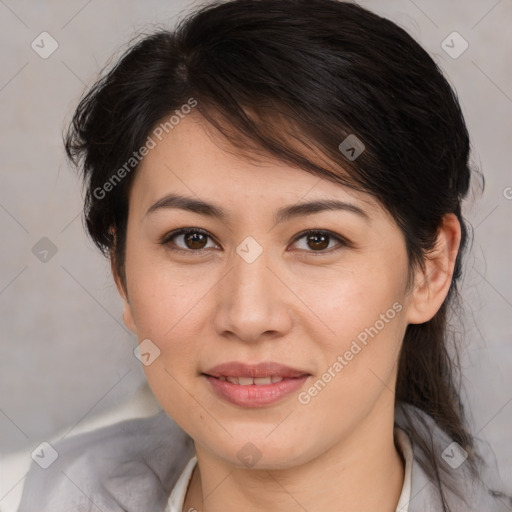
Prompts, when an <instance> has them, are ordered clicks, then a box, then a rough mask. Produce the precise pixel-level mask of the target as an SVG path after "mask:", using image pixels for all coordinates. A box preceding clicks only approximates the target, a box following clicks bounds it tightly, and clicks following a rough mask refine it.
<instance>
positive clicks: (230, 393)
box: [201, 362, 311, 407]
mask: <svg viewBox="0 0 512 512" xmlns="http://www.w3.org/2000/svg"><path fill="white" fill-rule="evenodd" d="M201 376H202V377H204V378H205V379H206V380H207V381H208V383H209V385H210V390H212V391H213V392H214V393H215V394H216V395H217V396H218V397H220V398H222V399H223V400H226V401H228V402H230V403H231V404H234V405H237V406H240V407H264V406H267V405H272V404H274V403H276V402H278V401H281V400H282V399H284V397H286V396H287V395H290V394H291V393H293V392H294V391H297V390H299V389H300V388H301V387H302V386H303V385H304V383H305V382H306V380H307V379H308V378H309V377H310V376H311V374H310V373H308V372H306V371H303V370H299V369H294V368H290V367H288V366H285V365H281V364H278V363H273V362H264V363H260V364H258V365H247V364H245V363H238V362H233V363H225V364H223V365H218V366H216V367H214V368H212V369H210V370H208V371H206V372H203V373H201Z"/></svg>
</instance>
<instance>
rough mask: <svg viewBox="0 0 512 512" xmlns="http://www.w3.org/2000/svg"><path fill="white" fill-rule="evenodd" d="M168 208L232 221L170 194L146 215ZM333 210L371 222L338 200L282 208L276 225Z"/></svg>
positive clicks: (218, 210)
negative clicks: (352, 214)
mask: <svg viewBox="0 0 512 512" xmlns="http://www.w3.org/2000/svg"><path fill="white" fill-rule="evenodd" d="M167 208H179V209H181V210H186V211H190V212H194V213H198V214H199V215H206V216H208V217H214V218H217V219H219V220H221V221H222V222H224V223H228V222H229V220H230V215H229V214H228V213H227V212H225V211H224V210H223V209H222V208H220V207H219V206H215V205H214V204H211V203H207V202H205V201H202V200H200V199H195V198H192V197H187V196H181V195H178V194H169V195H166V196H164V197H162V198H161V199H159V200H158V201H157V202H156V203H154V204H153V205H151V206H150V207H149V208H148V210H147V212H146V214H145V215H148V214H150V213H153V212H155V211H157V210H161V209H167ZM332 210H342V211H347V212H350V213H354V214H356V215H359V216H360V217H362V218H363V219H365V220H366V221H369V220H370V216H369V215H368V214H367V213H366V212H365V211H364V210H363V209H361V208H360V207H359V206H356V205H355V204H351V203H347V202H345V201H340V200H337V199H321V200H316V201H310V202H307V203H298V204H293V205H290V206H285V207H283V208H280V209H279V210H278V211H277V212H276V214H275V215H274V223H275V224H279V223H281V222H285V221H287V220H290V219H292V218H295V217H300V216H302V215H312V214H314V213H318V212H323V211H332Z"/></svg>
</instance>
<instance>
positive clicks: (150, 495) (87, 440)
mask: <svg viewBox="0 0 512 512" xmlns="http://www.w3.org/2000/svg"><path fill="white" fill-rule="evenodd" d="M51 444H52V446H53V447H54V448H55V450H56V451H57V454H58V457H57V459H56V460H55V462H54V463H53V464H51V465H50V466H49V467H48V468H47V469H43V468H41V467H40V466H39V465H38V464H36V463H35V462H34V463H32V466H31V468H30V471H29V473H28V475H27V477H26V480H25V485H24V489H23V494H22V498H21V504H20V508H19V509H18V512H36V511H37V512H45V511H51V512H69V511H70V510H74V511H77V512H88V511H95V510H98V509H99V510H108V511H109V512H110V511H112V512H114V511H127V512H131V511H139V510H161V509H163V507H165V503H166V501H167V498H168V495H169V493H170V491H171V490H172V487H173V485H174V483H175V482H176V480H177V479H178V477H179V475H180V473H181V471H182V469H183V467H184V466H185V465H186V463H187V462H188V460H189V459H190V457H191V456H193V454H194V448H193V443H192V440H191V439H190V437H189V436H188V435H187V434H186V433H185V432H184V431H183V430H182V429H181V428H180V427H179V426H178V425H177V424H176V423H175V422H174V421H173V420H172V419H171V418H170V417H169V416H168V415H167V414H166V413H165V412H164V411H161V412H160V413H158V414H156V415H153V416H150V417H146V418H136V419H130V420H125V421H122V422H118V423H115V424H113V425H109V426H107V427H103V428H100V429H97V430H93V431H91V432H86V433H83V434H79V435H76V436H71V437H69V438H65V439H60V440H58V441H56V442H55V443H51Z"/></svg>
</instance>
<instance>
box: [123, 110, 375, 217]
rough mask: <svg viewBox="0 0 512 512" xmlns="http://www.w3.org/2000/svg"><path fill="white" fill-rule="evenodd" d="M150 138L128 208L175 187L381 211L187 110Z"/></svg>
mask: <svg viewBox="0 0 512 512" xmlns="http://www.w3.org/2000/svg"><path fill="white" fill-rule="evenodd" d="M155 142H156V144H155V146H154V148H153V149H151V150H150V151H149V153H148V154H147V155H146V156H145V157H144V159H143V160H142V162H141V163H140V165H139V167H138V169H137V172H136V176H135V178H134V182H133V184H132V187H131V192H130V208H132V206H133V207H135V208H137V209H141V210H142V209H144V208H146V209H147V208H149V207H150V206H151V205H152V204H154V203H155V202H156V201H158V200H159V199H160V198H162V197H163V196H165V195H167V194H169V193H172V192H178V193H180V194H183V195H187V196H195V197H196V198H202V199H211V200H212V201H214V202H219V201H220V200H221V199H222V203H223V204H225V205H229V204H231V205H232V206H233V208H238V207H242V208H243V207H244V206H245V207H249V205H251V206H255V207H258V206H262V205H268V204H269V203H272V202H275V203H281V202H283V201H285V202H286V203H290V202H302V201H304V200H312V199H318V198H335V199H339V200H344V201H346V202H351V203H354V204H357V203H359V204H360V205H361V207H362V208H364V209H365V210H366V211H369V212H373V213H374V214H375V213H377V211H378V212H379V213H381V212H382V208H381V206H380V205H379V203H378V202H377V200H376V199H375V198H373V197H372V196H370V195H369V194H366V193H363V192H358V191H354V190H353V189H351V188H349V187H346V186H344V185H341V184H339V183H334V182H333V181H330V180H328V179H327V178H325V177H320V176H318V175H314V174H312V173H310V172H307V171H305V170H303V169H299V168H297V167H293V166H291V165H289V164H287V163H284V162H282V161H278V160H277V159H275V158H272V157H270V156H269V157H264V156H262V155H248V154H242V152H241V151H240V150H238V149H237V148H236V147H234V146H232V145H230V143H229V141H228V140H227V139H226V138H225V137H224V136H222V135H220V134H219V133H218V132H215V131H214V130H213V129H212V127H211V125H209V124H208V123H207V122H206V121H205V120H204V119H203V118H202V117H199V116H192V115H190V116H187V117H186V118H184V119H182V120H181V121H180V123H179V124H178V125H177V126H175V127H174V128H173V129H172V130H170V131H169V133H165V134H163V136H162V137H161V140H155ZM215 200H216V201H215ZM226 208H228V209H229V206H226Z"/></svg>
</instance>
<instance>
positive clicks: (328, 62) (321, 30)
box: [65, 0, 479, 510]
mask: <svg viewBox="0 0 512 512" xmlns="http://www.w3.org/2000/svg"><path fill="white" fill-rule="evenodd" d="M191 99H193V100H192V101H193V105H194V107H193V110H194V112H196V113H197V114H200V115H201V116H203V117H204V118H205V119H206V120H207V121H209V123H211V125H212V126H213V127H215V128H217V129H218V130H219V131H220V132H221V133H223V134H224V135H225V136H226V138H227V140H229V143H230V144H231V145H233V146H234V147H235V148H237V150H238V151H240V152H245V153H247V154H248V155H251V154H252V155H260V156H265V155H266V156H271V157H274V158H277V159H279V160H280V161H283V162H286V163H289V164H291V165H293V166H297V167H299V168H301V169H303V170H305V171H307V172H310V173H313V174H316V175H318V176H321V177H323V178H324V179H327V180H330V181H332V182H335V183H339V184H342V185H346V186H349V187H352V188H354V189H356V190H362V191H364V192H366V193H369V194H371V195H372V196H373V197H375V198H376V199H377V200H378V201H379V202H380V203H381V204H382V205H383V206H384V207H385V208H386V209H387V210H388V211H389V212H390V214H391V215H392V216H393V218H394V219H395V221H396V223H397V224H398V226H399V227H400V229H401V231H402V233H403V235H404V238H405V241H406V247H407V254H408V258H409V271H411V269H413V268H414V267H415V266H416V265H420V266H421V267H422V268H424V267H423V265H424V262H425V258H427V257H428V254H429V251H431V250H432V249H433V247H434V245H435V241H436V235H437V232H438V228H439V227H440V225H441V222H442V219H443V216H444V215H445V214H448V213H454V214H455V215H456V216H457V218H458V220H459V222H460V225H461V244H460V249H459V253H458V256H457V259H456V262H455V269H454V274H453V280H452V283H451V287H450V289H449V292H448V294H447V296H446V299H445V301H444V303H443V304H442V306H441V308H440V309H439V311H438V312H437V314H436V315H435V316H434V317H433V318H432V319H431V320H430V321H428V322H425V323H423V324H418V325H409V326H408V327H407V330H406V333H405V337H404V340H403V347H402V350H401V353H400V357H399V369H398V378H397V385H396V403H398V402H404V403H407V404H411V405H413V406H415V407H417V408H419V409H421V410H422V411H424V412H425V413H427V414H428V415H430V416H431V417H432V418H433V419H434V420H435V422H436V423H437V424H438V425H439V426H440V427H441V428H442V429H443V430H444V432H445V433H446V434H448V435H449V437H450V438H451V439H452V440H453V441H455V442H457V443H458V444H459V445H460V446H461V447H462V448H464V450H466V452H468V460H467V461H466V464H467V465H468V466H469V467H470V468H471V471H472V472H473V474H474V475H477V474H478V462H479V456H478V454H477V453H476V450H475V446H474V441H473V438H472V436H471V435H470V433H469V429H468V426H467V421H466V418H465V414H464V407H463V404H462V400H461V397H460V390H459V385H458V381H459V377H458V371H459V365H458V362H457V357H456V354H457V350H456V346H455V345H454V346H451V345H450V344H449V340H448V339H447V319H448V313H449V308H450V306H451V305H452V304H453V303H454V301H456V300H457V299H458V291H457V284H456V283H457V280H458V279H459V277H460V275H461V266H462V255H463V252H464V250H465V248H466V246H467V239H468V225H466V223H465V220H464V219H463V217H462V214H461V201H462V200H463V198H464V197H465V196H466V194H467V193H468V189H469V185H470V175H471V171H470V167H469V164H468V162H469V153H470V141H469V136H468V132H467V128H466V125H465V121H464V118H463V114H462V112H461V109H460V106H459V103H458V100H457V97H456V95H455V93H454V91H453V90H452V88H451V87H450V85H449V83H448V82H447V80H446V79H445V78H444V76H443V74H442V72H441V70H440V69H439V67H438V66H437V65H436V63H435V62H434V61H433V59H432V58H431V57H430V56H429V55H428V53H427V52H426V51H425V50H424V49H422V48H421V46H420V45H419V44H418V43H416V42H415V41H414V39H413V38H412V37H411V36H409V35H408V34H407V32H406V31H405V30H403V29H402V28H400V27H399V26H397V25H396V24H395V23H393V22H391V21H389V20H387V19H385V18H382V17H380V16H378V15H376V14H374V13H372V12H369V11H368V10H366V9H364V8H363V7H361V6H359V5H356V4H353V3H347V2H340V1H336V0H233V1H228V2H214V3H210V4H209V5H207V6H205V7H203V8H201V9H198V10H196V11H195V12H193V13H192V14H190V15H189V16H187V17H186V18H184V19H183V20H182V21H181V22H180V23H179V24H178V26H177V27H176V29H175V30H172V31H171V30H167V29H159V30H157V31H156V32H154V33H152V34H150V35H146V36H145V37H144V38H143V39H142V40H140V41H138V42H136V43H133V44H132V45H131V46H130V48H129V49H128V50H126V52H125V53H124V54H123V55H122V57H121V58H120V59H119V61H118V62H117V63H116V64H115V65H114V66H113V67H112V68H111V69H110V70H109V71H108V72H106V73H105V74H104V75H103V77H102V78H101V79H100V80H99V81H98V82H96V84H95V85H94V86H93V87H92V88H91V89H90V90H89V91H88V92H87V94H86V95H85V96H84V97H83V99H82V101H81V102H80V104H79V106H78V108H77V110H76V112H75V114H74V117H73V120H72V124H71V126H70V128H69V132H68V133H67V136H66V141H65V143H66V151H67V154H68V156H69V157H70V158H71V159H72V160H73V161H74V163H75V164H76V165H77V166H79V168H80V169H81V171H82V173H83V179H84V183H85V184H86V196H85V205H84V214H85V219H86V224H87V229H88V231H89V233H90V235H91V237H92V239H93V240H94V242H95V243H96V244H97V245H98V247H99V248H100V249H101V250H102V251H103V252H104V253H105V254H106V255H110V257H111V258H113V261H114V264H115V268H116V270H117V273H118V275H119V276H120V277H121V279H122V281H123V282H124V280H125V271H124V250H125V232H126V224H127V213H128V192H129V188H130V184H131V183H132V180H133V177H134V175H135V172H136V167H137V166H136V165H132V167H133V168H131V167H129V166H128V167H127V166H126V163H127V162H129V161H130V159H131V158H133V154H134V152H136V151H138V150H139V148H141V147H142V146H144V144H145V143H146V141H147V140H148V136H150V135H151V134H152V133H155V131H154V130H155V127H157V126H159V123H161V122H162V121H163V120H168V119H170V116H172V115H176V116H178V115H179V114H180V113H181V115H183V112H185V110H183V106H184V105H187V104H188V105H191V104H192V102H191ZM188 110H190V108H189V109H188ZM188 110H187V111H188ZM171 124H172V123H169V122H167V124H166V125H165V126H166V131H169V130H171V129H172V128H173V127H172V126H170V125H171ZM354 135H355V136H356V137H357V139H359V141H361V142H362V143H363V144H364V151H363V152H362V153H361V154H360V155H359V156H358V157H357V158H350V155H349V154H348V153H347V152H343V151H340V148H339V146H340V144H341V143H342V142H343V141H344V140H345V139H346V138H347V137H348V136H354ZM198 151H200V148H199V149H198ZM135 164H136V162H135ZM123 168H124V170H125V172H123V173H121V177H122V179H120V173H119V170H120V169H123ZM114 180H115V181H114ZM106 183H110V186H109V187H105V184H106ZM409 275H411V273H409ZM408 433H409V436H410V437H411V439H412V441H413V444H414V445H416V446H417V447H418V448H419V450H420V453H421V455H422V456H421V458H420V460H419V462H420V464H421V466H422V467H423V469H424V470H425V471H426V472H427V474H428V475H429V477H430V478H431V479H432V480H433V481H434V482H437V484H439V487H440V488H441V485H440V484H441V481H442V480H443V472H445V471H446V468H445V466H446V465H445V464H444V463H441V462H440V455H441V454H440V453H437V452H435V450H433V449H432V446H431V442H432V440H431V439H428V438H426V437H425V434H424V431H423V430H421V429H418V428H417V427H416V426H415V424H414V421H412V419H411V421H410V426H409V428H408ZM443 503H444V500H443ZM445 510H446V507H445Z"/></svg>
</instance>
